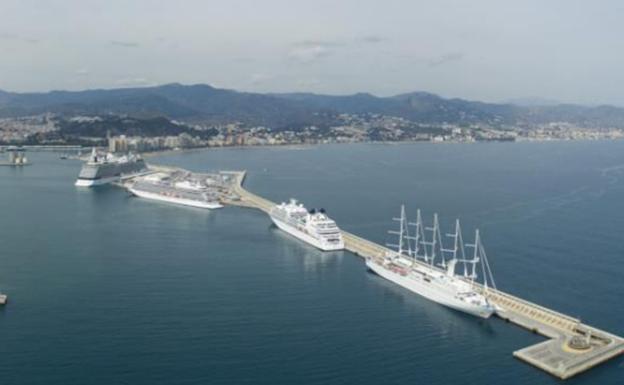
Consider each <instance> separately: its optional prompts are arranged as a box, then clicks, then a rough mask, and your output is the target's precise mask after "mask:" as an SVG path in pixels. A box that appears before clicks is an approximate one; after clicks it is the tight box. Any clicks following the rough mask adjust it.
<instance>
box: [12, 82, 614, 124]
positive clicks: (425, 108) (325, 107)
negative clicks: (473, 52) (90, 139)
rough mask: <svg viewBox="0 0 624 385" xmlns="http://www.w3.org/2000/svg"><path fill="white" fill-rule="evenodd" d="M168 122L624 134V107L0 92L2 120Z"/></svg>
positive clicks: (190, 88) (123, 91) (406, 97)
mask: <svg viewBox="0 0 624 385" xmlns="http://www.w3.org/2000/svg"><path fill="white" fill-rule="evenodd" d="M47 112H50V113H56V114H60V115H67V116H76V115H108V114H113V115H128V116H133V117H140V118H146V117H147V118H154V117H167V118H169V119H175V120H180V121H184V122H189V123H205V124H226V123H232V122H241V123H243V124H245V125H248V126H260V125H261V126H267V127H271V128H274V129H294V130H296V129H298V128H301V127H305V126H310V125H315V126H320V127H323V126H331V125H332V124H335V123H336V122H337V116H338V115H339V114H345V113H346V114H360V115H361V114H382V115H389V116H396V117H402V118H405V119H408V120H411V121H414V122H418V123H424V124H443V123H449V124H457V125H467V124H482V125H489V126H491V127H507V128H509V127H512V128H513V127H515V128H525V127H531V126H535V125H538V124H546V123H551V122H567V123H571V124H574V125H577V126H579V127H585V128H624V108H619V107H615V106H606V105H605V106H581V105H574V104H552V103H545V104H544V105H533V104H530V105H526V104H512V103H484V102H478V101H470V100H464V99H458V98H453V99H447V98H442V97H440V96H438V95H435V94H431V93H427V92H413V93H408V94H401V95H396V96H390V97H378V96H374V95H371V94H368V93H358V94H353V95H344V96H333V95H319V94H312V93H267V94H263V93H251V92H239V91H234V90H228V89H220V88H215V87H211V86H209V85H204V84H197V85H181V84H166V85H162V86H156V87H142V88H120V89H106V90H103V89H98V90H85V91H51V92H46V93H15V92H6V91H2V90H0V117H19V116H30V115H37V114H42V113H47Z"/></svg>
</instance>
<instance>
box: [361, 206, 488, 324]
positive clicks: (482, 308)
mask: <svg viewBox="0 0 624 385" xmlns="http://www.w3.org/2000/svg"><path fill="white" fill-rule="evenodd" d="M394 219H395V220H397V221H399V222H400V223H401V225H400V229H399V231H391V232H390V233H391V234H397V235H398V236H399V242H398V245H389V246H396V247H397V249H398V250H397V251H396V252H391V253H387V254H386V255H384V256H377V257H369V258H367V260H366V266H367V267H368V268H369V269H370V270H371V271H373V272H374V273H376V274H378V275H379V276H381V277H383V278H385V279H387V280H389V281H392V282H394V283H396V284H398V285H401V286H403V287H404V288H406V289H408V290H410V291H412V292H414V293H416V294H419V295H421V296H423V297H425V298H427V299H429V300H431V301H434V302H437V303H439V304H442V305H445V306H448V307H450V308H452V309H455V310H459V311H462V312H465V313H468V314H471V315H475V316H478V317H482V318H489V317H490V316H491V315H492V314H493V313H494V311H495V308H494V306H493V305H492V304H490V303H489V301H488V300H487V298H486V297H485V296H484V295H483V294H481V292H482V290H486V291H487V290H488V288H489V286H490V285H491V286H493V287H494V288H495V284H494V279H493V277H492V272H491V270H490V266H489V263H488V262H487V257H486V255H485V251H484V250H483V246H482V245H481V240H480V237H479V230H477V231H476V234H475V242H474V243H473V244H471V245H464V244H463V239H462V236H461V230H460V226H459V221H456V223H455V232H454V233H453V234H446V236H448V237H450V238H451V239H452V242H453V248H448V249H446V248H444V246H443V245H442V235H441V233H440V227H439V224H438V218H437V214H436V215H435V216H434V224H433V227H427V228H425V227H423V225H422V220H421V217H420V211H419V212H418V218H417V221H416V223H413V224H412V223H410V224H409V225H414V226H415V227H416V229H415V231H414V234H413V235H411V234H410V233H409V232H408V222H407V219H406V217H405V209H404V208H403V207H401V217H400V218H394ZM425 231H431V238H430V241H427V240H426V239H425ZM465 247H471V248H473V250H474V253H473V255H472V256H470V257H467V256H466V255H465V251H464V250H465ZM438 259H439V260H440V262H439V263H437V264H436V262H438V261H436V260H438ZM478 265H480V267H481V269H480V270H481V271H480V272H481V278H482V281H483V283H482V285H479V284H478V283H477V279H478V274H477V272H478V269H477V266H478ZM458 267H463V273H459V274H458V273H457V272H456V269H457V268H458ZM479 286H480V287H479Z"/></svg>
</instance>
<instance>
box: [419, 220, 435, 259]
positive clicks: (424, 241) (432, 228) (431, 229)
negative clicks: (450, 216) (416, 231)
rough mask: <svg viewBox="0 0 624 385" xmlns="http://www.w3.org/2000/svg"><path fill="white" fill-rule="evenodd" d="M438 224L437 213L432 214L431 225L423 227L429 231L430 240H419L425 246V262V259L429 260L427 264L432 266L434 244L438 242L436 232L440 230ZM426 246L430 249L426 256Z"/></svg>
mask: <svg viewBox="0 0 624 385" xmlns="http://www.w3.org/2000/svg"><path fill="white" fill-rule="evenodd" d="M439 227H440V226H439V224H438V214H437V213H435V214H433V227H425V230H427V231H431V241H426V240H424V239H423V241H422V242H420V243H421V244H422V245H424V246H425V262H427V260H429V261H428V262H429V264H430V265H431V266H433V264H434V262H435V257H436V245H437V243H438V239H437V238H438V232H439V230H440V228H439ZM427 246H429V247H430V250H431V254H430V256H427Z"/></svg>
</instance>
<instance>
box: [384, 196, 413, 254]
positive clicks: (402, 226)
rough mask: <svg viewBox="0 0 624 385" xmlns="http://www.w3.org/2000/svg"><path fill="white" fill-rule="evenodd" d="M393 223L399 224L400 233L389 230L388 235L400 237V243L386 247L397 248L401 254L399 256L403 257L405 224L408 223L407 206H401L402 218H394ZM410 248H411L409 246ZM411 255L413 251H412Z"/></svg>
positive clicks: (388, 244)
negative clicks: (406, 216)
mask: <svg viewBox="0 0 624 385" xmlns="http://www.w3.org/2000/svg"><path fill="white" fill-rule="evenodd" d="M392 220H393V221H396V222H399V231H396V230H389V231H388V234H393V235H398V236H399V243H398V244H393V243H387V244H386V246H388V247H396V248H397V252H398V253H399V255H403V254H404V251H405V250H404V249H403V238H404V237H405V223H406V218H405V205H401V217H400V218H392ZM408 248H409V246H408ZM410 253H411V251H410Z"/></svg>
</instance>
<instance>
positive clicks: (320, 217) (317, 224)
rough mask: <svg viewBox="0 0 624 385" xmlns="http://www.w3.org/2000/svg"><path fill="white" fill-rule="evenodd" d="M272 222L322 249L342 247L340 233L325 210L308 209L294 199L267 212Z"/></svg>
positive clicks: (342, 242)
mask: <svg viewBox="0 0 624 385" xmlns="http://www.w3.org/2000/svg"><path fill="white" fill-rule="evenodd" d="M269 215H270V216H271V220H273V223H275V225H276V226H277V227H279V228H280V229H282V230H284V231H285V232H287V233H288V234H291V235H292V236H294V237H296V238H299V239H301V240H302V241H304V242H307V243H309V244H311V245H312V246H314V247H317V248H319V249H321V250H323V251H333V250H342V249H344V241H343V239H342V233H341V232H340V229H339V228H338V226H336V222H334V221H333V220H332V219H330V218H329V217H328V216H327V214H326V213H325V210H323V209H320V210H319V211H316V210H314V209H312V210H310V211H309V212H308V210H307V209H306V208H305V207H303V205H302V204H300V203H297V201H296V200H294V199H291V200H290V202H289V203H281V204H279V205H277V206H275V207H273V208H272V209H271V212H270V213H269Z"/></svg>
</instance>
